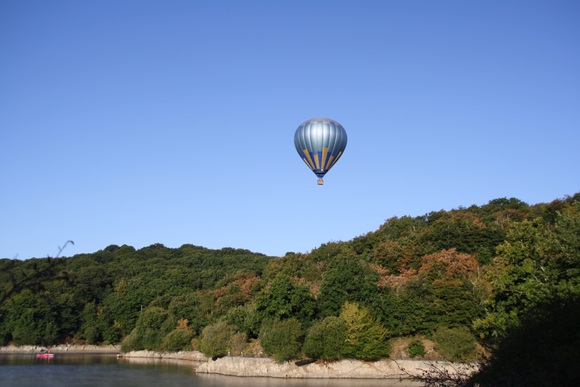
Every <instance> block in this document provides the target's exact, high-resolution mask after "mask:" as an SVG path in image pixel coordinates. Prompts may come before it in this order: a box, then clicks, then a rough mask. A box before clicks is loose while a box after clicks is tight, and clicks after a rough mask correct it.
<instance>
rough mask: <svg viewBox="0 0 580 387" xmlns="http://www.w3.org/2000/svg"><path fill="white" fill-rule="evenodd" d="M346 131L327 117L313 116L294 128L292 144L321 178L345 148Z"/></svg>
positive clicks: (320, 181) (320, 182) (319, 182)
mask: <svg viewBox="0 0 580 387" xmlns="http://www.w3.org/2000/svg"><path fill="white" fill-rule="evenodd" d="M346 142H347V137H346V131H345V130H344V128H343V127H342V125H340V124H339V123H338V122H336V121H334V120H331V119H329V118H313V119H311V120H308V121H305V122H303V123H302V125H300V126H299V127H298V129H296V133H295V134H294V146H295V147H296V151H297V152H298V154H299V155H300V157H301V158H302V160H304V162H305V163H306V165H307V166H308V168H310V169H311V170H312V172H314V174H315V175H316V176H318V177H319V178H320V180H319V181H318V184H323V181H322V178H323V177H324V175H325V174H326V172H328V171H329V170H330V168H332V167H333V165H334V164H335V163H336V162H337V161H338V159H339V158H340V156H342V153H343V152H344V148H346Z"/></svg>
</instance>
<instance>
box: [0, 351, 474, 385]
mask: <svg viewBox="0 0 580 387" xmlns="http://www.w3.org/2000/svg"><path fill="white" fill-rule="evenodd" d="M47 349H48V347H45V346H32V345H27V346H21V347H16V346H7V347H0V354H31V353H39V352H41V351H43V350H44V351H46V350H47ZM50 349H51V350H52V352H53V353H55V354H59V353H71V354H72V353H77V354H82V353H86V354H103V355H104V354H111V355H112V354H114V355H117V358H118V359H122V360H123V361H128V362H143V361H157V360H168V361H171V360H177V361H188V362H190V363H191V366H192V367H193V368H194V370H195V372H196V373H198V374H206V375H209V374H214V375H224V376H236V377H269V378H284V379H390V380H412V379H414V378H417V377H420V376H422V375H423V374H425V373H428V372H433V371H434V370H435V369H436V370H440V371H444V372H447V373H448V374H449V375H451V376H453V375H457V374H469V373H472V372H475V371H477V369H478V366H477V364H461V363H450V362H445V361H433V360H392V359H382V360H378V361H374V362H369V361H362V360H352V359H343V360H339V361H334V362H326V361H320V360H319V361H312V362H310V361H306V362H305V361H289V362H281V363H278V362H276V361H274V360H273V359H271V358H267V357H241V356H225V357H222V358H218V359H215V360H213V359H211V358H208V357H206V356H205V355H203V354H202V353H201V352H198V351H180V352H154V351H147V350H144V351H133V352H126V353H123V352H121V350H120V346H115V345H106V346H96V345H65V344H63V345H58V346H54V347H50Z"/></svg>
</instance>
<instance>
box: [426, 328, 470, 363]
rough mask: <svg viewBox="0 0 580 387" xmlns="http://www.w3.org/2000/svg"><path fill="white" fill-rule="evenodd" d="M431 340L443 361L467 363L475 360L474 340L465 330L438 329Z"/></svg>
mask: <svg viewBox="0 0 580 387" xmlns="http://www.w3.org/2000/svg"><path fill="white" fill-rule="evenodd" d="M433 339H434V340H435V342H436V346H435V348H436V349H437V351H439V353H440V354H441V355H442V356H443V358H444V359H445V360H448V361H452V362H468V361H472V360H475V358H476V347H475V343H476V340H475V337H474V336H473V335H472V334H471V332H469V330H468V329H467V328H464V327H461V328H439V329H437V331H436V332H435V334H434V335H433Z"/></svg>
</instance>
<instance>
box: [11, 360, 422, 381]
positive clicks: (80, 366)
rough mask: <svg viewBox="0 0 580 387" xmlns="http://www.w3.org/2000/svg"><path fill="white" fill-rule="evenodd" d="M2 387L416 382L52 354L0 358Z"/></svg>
mask: <svg viewBox="0 0 580 387" xmlns="http://www.w3.org/2000/svg"><path fill="white" fill-rule="evenodd" d="M0 385H2V387H32V386H34V387H37V386H38V385H42V386H48V387H53V386H55V387H56V386H87V387H92V386H111V387H128V386H135V387H137V386H157V385H161V386H163V387H171V386H187V387H351V386H354V385H356V386H357V387H379V386H380V387H405V386H420V385H421V384H420V383H416V382H409V381H404V382H400V381H397V380H385V379H382V380H372V379H369V380H360V379H357V380H353V379H350V380H349V379H278V378H254V377H233V376H221V375H206V374H199V375H198V374H196V373H195V363H193V362H190V361H186V360H160V359H127V358H121V359H117V357H116V355H114V354H110V355H103V354H83V353H77V354H72V353H67V354H60V353H57V354H56V356H55V357H54V358H52V359H37V358H36V356H35V354H14V355H13V354H0Z"/></svg>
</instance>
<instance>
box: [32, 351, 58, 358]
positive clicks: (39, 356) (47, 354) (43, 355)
mask: <svg viewBox="0 0 580 387" xmlns="http://www.w3.org/2000/svg"><path fill="white" fill-rule="evenodd" d="M53 357H54V353H49V352H43V353H37V354H36V358H37V359H51V358H53Z"/></svg>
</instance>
